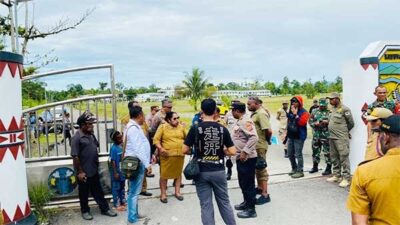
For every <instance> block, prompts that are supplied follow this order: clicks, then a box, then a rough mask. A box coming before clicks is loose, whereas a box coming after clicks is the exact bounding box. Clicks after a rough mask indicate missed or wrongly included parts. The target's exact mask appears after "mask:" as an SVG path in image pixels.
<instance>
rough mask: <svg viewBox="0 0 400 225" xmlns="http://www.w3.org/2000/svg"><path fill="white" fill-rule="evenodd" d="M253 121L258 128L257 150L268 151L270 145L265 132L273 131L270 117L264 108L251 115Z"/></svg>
mask: <svg viewBox="0 0 400 225" xmlns="http://www.w3.org/2000/svg"><path fill="white" fill-rule="evenodd" d="M251 119H252V120H253V122H254V125H255V126H256V131H257V135H258V143H257V145H256V149H267V148H268V143H267V139H266V137H265V132H264V130H267V129H271V124H270V122H269V116H268V114H267V112H265V110H264V109H263V108H261V107H260V108H259V109H258V110H256V111H254V112H253V113H252V114H251Z"/></svg>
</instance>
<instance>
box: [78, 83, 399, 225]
mask: <svg viewBox="0 0 400 225" xmlns="http://www.w3.org/2000/svg"><path fill="white" fill-rule="evenodd" d="M385 90H386V89H385V88H384V87H382V86H378V87H377V88H376V89H375V94H376V95H377V100H376V101H375V102H373V103H372V104H370V105H369V107H368V108H366V109H365V112H364V115H363V120H364V121H365V122H366V124H367V128H368V134H365V135H368V143H367V144H366V146H367V147H366V150H365V152H366V154H365V160H366V161H364V162H363V163H362V165H360V166H359V167H358V169H357V170H356V172H355V174H354V177H353V179H352V178H351V173H350V162H349V152H350V148H349V142H350V139H351V135H350V131H351V129H352V128H353V127H354V118H353V116H352V113H351V110H350V109H349V108H348V107H346V106H345V105H344V104H343V103H342V102H341V98H340V95H339V94H338V93H332V94H331V95H330V96H328V97H327V98H321V99H316V100H314V102H313V103H314V105H313V106H312V107H311V108H310V110H309V111H307V110H306V109H305V108H304V100H303V98H302V97H301V96H293V97H292V98H291V99H290V100H289V101H283V102H282V108H281V109H279V110H278V112H277V115H276V119H277V120H278V121H279V130H278V131H277V133H278V135H279V137H280V139H281V141H282V144H283V146H284V156H285V157H286V158H288V159H289V162H290V165H291V168H292V170H291V171H290V172H289V175H290V176H291V177H292V178H293V179H297V178H301V177H304V159H303V147H304V142H305V140H306V139H307V125H310V126H311V128H312V145H311V146H312V160H313V167H312V169H311V170H310V171H309V173H316V172H318V171H319V168H318V166H319V164H320V161H321V159H320V158H321V156H320V155H321V152H322V154H323V156H324V159H325V163H326V167H325V170H324V171H323V172H322V175H325V176H329V178H327V181H329V182H337V183H338V185H339V186H340V187H348V186H349V185H350V184H351V189H350V195H349V199H348V204H347V205H348V208H349V209H350V210H351V211H352V215H353V216H352V218H353V221H356V222H354V223H353V224H367V223H368V221H370V222H372V223H371V224H374V223H373V222H375V221H386V222H388V223H387V224H394V223H390V221H397V222H398V221H400V213H399V210H398V206H396V204H398V202H399V200H400V195H399V194H398V193H399V192H398V191H397V190H398V188H400V182H399V180H400V167H399V166H400V164H399V163H400V138H399V137H400V115H393V114H396V113H399V111H400V110H399V108H400V107H399V106H398V105H396V104H395V102H394V101H393V100H389V99H387V98H386V92H385ZM382 92H385V98H383V97H382ZM328 102H329V105H328ZM172 108H173V103H172V101H170V100H168V99H165V100H163V101H162V102H161V109H159V108H158V106H151V108H150V113H149V114H148V115H147V116H145V115H144V112H143V109H142V107H141V106H140V104H139V102H136V101H131V102H129V104H128V110H129V114H128V115H127V116H124V117H123V118H122V120H121V123H122V125H123V130H122V131H121V132H120V131H114V132H113V133H112V134H111V136H110V138H111V139H112V140H113V142H114V144H113V146H112V148H111V151H110V162H109V165H110V177H111V183H112V185H111V187H112V194H113V209H112V208H110V207H109V206H108V203H107V201H106V200H105V199H104V193H103V191H102V189H101V186H100V182H99V175H98V173H97V169H98V166H99V162H98V151H97V147H98V142H97V139H96V137H95V136H94V135H93V122H94V117H93V115H92V114H91V113H88V112H86V113H84V114H83V115H81V116H80V117H79V118H78V121H77V124H78V125H79V131H78V132H76V133H75V135H74V137H73V138H72V141H71V148H72V151H71V155H72V156H73V158H74V167H75V169H76V173H77V177H78V184H79V199H80V204H81V212H82V217H83V219H85V220H91V219H93V216H92V215H91V213H90V209H89V207H88V194H89V192H90V193H91V194H92V196H93V197H94V199H95V200H96V202H97V203H98V205H99V207H100V210H101V213H102V214H105V215H108V216H116V215H117V213H116V212H115V210H118V211H124V210H127V214H128V219H127V220H128V224H134V223H136V222H137V221H138V220H139V219H141V218H143V217H144V216H143V215H141V214H139V210H138V196H139V195H140V194H141V195H146V196H151V195H152V193H149V192H147V182H146V177H154V174H153V173H152V165H154V164H155V163H158V164H159V165H160V167H159V168H160V177H159V185H160V193H161V194H160V202H161V203H162V204H167V203H168V196H167V192H166V190H167V183H168V180H169V179H172V180H173V187H174V196H175V198H176V199H178V200H179V201H183V200H184V196H183V195H182V194H181V188H182V187H183V186H184V185H183V184H182V171H183V168H184V158H185V155H187V154H194V155H196V159H197V162H198V164H199V170H200V172H199V174H198V175H197V176H196V178H195V179H194V180H193V184H194V185H195V186H196V192H197V196H198V198H199V201H200V208H201V220H202V223H203V224H206V225H212V224H215V220H214V207H213V195H214V198H215V200H216V203H217V205H218V209H219V212H220V214H221V217H222V219H223V221H224V222H225V224H228V225H234V224H236V220H235V214H234V211H233V209H235V210H237V211H238V212H237V214H236V215H237V217H238V218H254V217H257V213H256V205H263V204H266V203H268V202H270V201H271V197H270V194H269V192H268V178H269V175H268V171H267V151H268V146H269V145H271V138H272V128H271V123H270V119H271V113H270V112H269V110H268V109H266V108H265V107H264V106H263V102H262V100H261V99H259V98H258V97H255V96H250V97H249V98H248V99H247V102H246V103H242V102H240V101H238V100H235V101H232V104H231V110H230V111H229V112H228V113H227V114H226V115H225V116H224V118H221V117H220V116H219V112H218V109H217V104H216V102H215V101H214V100H213V99H204V100H203V101H202V102H201V112H200V113H198V114H196V115H195V116H194V118H193V121H192V125H191V126H190V127H188V126H187V125H186V124H185V123H183V122H181V121H180V117H179V114H178V113H177V112H174V111H173V110H172ZM358 135H362V134H358ZM127 156H135V157H137V158H139V159H140V168H139V175H138V176H136V177H135V178H131V179H128V181H127V183H128V196H127V197H126V198H125V182H126V181H125V178H124V176H123V174H122V173H121V168H120V162H121V160H122V159H123V158H124V157H127ZM232 162H235V164H236V169H237V174H238V183H239V186H240V188H241V190H242V194H243V201H242V202H241V203H239V204H236V205H234V207H233V208H232V206H231V203H230V199H229V194H228V187H227V180H230V178H231V176H232V166H233V165H234V163H232ZM226 167H228V172H226ZM376 171H381V172H376ZM256 181H257V183H256ZM380 182H381V183H380ZM395 188H397V189H395ZM389 190H391V191H389ZM395 190H396V191H395ZM386 203H387V205H386V206H384V205H385V204H386ZM385 207H386V208H387V207H393V208H392V209H396V207H397V211H396V212H393V211H390V212H388V211H387V210H384V208H385ZM389 214H390V215H389ZM363 222H364V223H363ZM376 224H378V223H376Z"/></svg>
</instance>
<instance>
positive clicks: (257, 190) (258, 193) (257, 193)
mask: <svg viewBox="0 0 400 225" xmlns="http://www.w3.org/2000/svg"><path fill="white" fill-rule="evenodd" d="M255 190H256V195H261V194H262V190H261V189H259V188H257V187H256V189H255Z"/></svg>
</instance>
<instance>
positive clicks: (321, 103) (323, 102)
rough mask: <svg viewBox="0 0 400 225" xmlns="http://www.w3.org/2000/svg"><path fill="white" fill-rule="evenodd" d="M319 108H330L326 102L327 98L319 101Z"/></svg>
mask: <svg viewBox="0 0 400 225" xmlns="http://www.w3.org/2000/svg"><path fill="white" fill-rule="evenodd" d="M319 106H328V102H327V101H326V98H320V99H319Z"/></svg>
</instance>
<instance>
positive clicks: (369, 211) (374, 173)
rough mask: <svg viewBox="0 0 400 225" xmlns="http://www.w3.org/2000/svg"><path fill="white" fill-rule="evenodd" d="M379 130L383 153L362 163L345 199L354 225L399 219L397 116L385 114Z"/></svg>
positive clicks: (399, 121) (399, 128) (399, 131)
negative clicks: (385, 117) (381, 155)
mask: <svg viewBox="0 0 400 225" xmlns="http://www.w3.org/2000/svg"><path fill="white" fill-rule="evenodd" d="M381 130H382V133H381V137H380V139H379V140H380V143H381V147H382V152H383V153H384V154H385V155H384V156H383V157H381V158H378V159H375V160H371V161H365V162H363V163H361V164H360V165H359V166H358V168H357V169H356V171H355V173H354V176H353V180H352V184H351V188H350V193H349V197H348V199H347V208H348V209H349V210H350V211H351V217H352V221H353V225H368V224H369V225H380V224H399V222H400V209H399V204H400V191H399V190H400V115H392V116H390V117H388V118H387V119H386V120H385V121H384V122H383V123H382V125H381Z"/></svg>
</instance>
